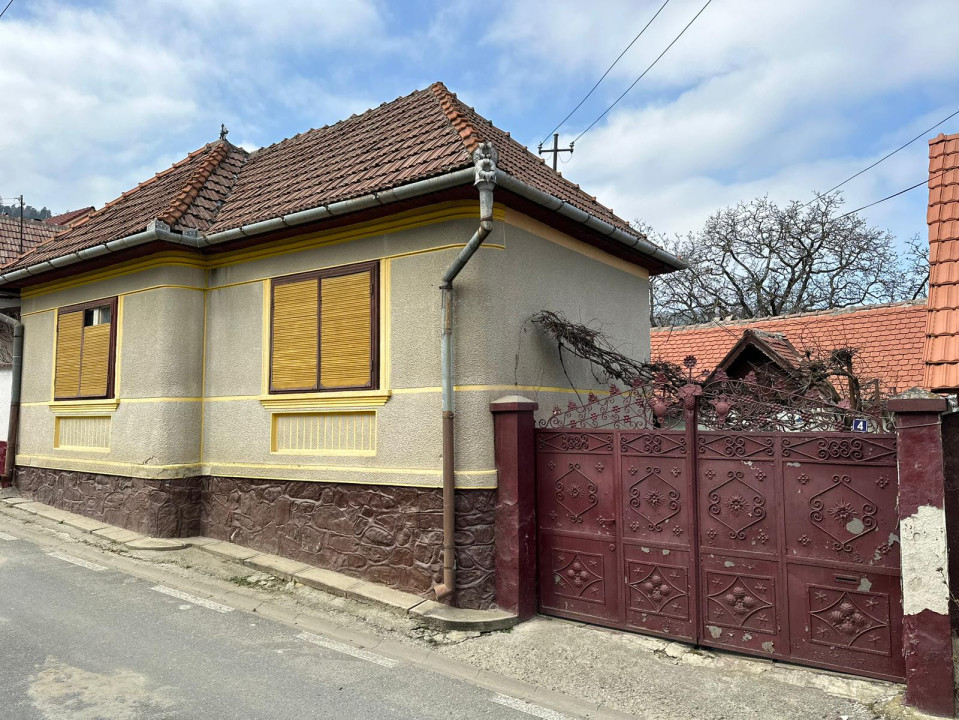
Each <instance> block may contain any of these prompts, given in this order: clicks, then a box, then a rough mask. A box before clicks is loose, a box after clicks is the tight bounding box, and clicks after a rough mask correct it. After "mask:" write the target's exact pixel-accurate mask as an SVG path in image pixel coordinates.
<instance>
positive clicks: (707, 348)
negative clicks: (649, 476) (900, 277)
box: [650, 300, 927, 392]
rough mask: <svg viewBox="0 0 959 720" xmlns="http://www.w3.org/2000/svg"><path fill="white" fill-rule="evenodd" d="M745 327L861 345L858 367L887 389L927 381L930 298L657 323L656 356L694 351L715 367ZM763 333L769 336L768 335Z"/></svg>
mask: <svg viewBox="0 0 959 720" xmlns="http://www.w3.org/2000/svg"><path fill="white" fill-rule="evenodd" d="M746 329H752V330H760V331H762V332H763V333H776V334H778V335H779V336H781V337H783V338H785V339H786V340H787V341H788V344H789V346H791V347H792V348H794V350H793V352H795V351H799V352H803V351H805V350H812V351H813V352H817V351H826V352H828V351H829V350H832V349H835V348H838V347H853V348H857V349H858V350H859V355H858V356H857V358H856V363H857V368H856V369H857V370H858V371H859V373H860V374H861V375H863V376H864V377H867V378H879V379H880V380H882V381H883V382H884V383H885V385H886V387H887V389H888V390H895V391H900V392H901V391H903V390H907V389H908V388H911V387H914V386H920V387H927V386H924V385H923V369H924V366H923V345H924V341H925V335H926V301H925V300H920V301H913V302H904V303H893V304H888V305H871V306H866V307H860V308H850V309H844V310H823V311H819V312H809V313H799V314H796V315H782V316H779V317H772V318H757V319H754V320H739V321H732V322H721V321H716V322H712V323H706V324H703V325H685V326H678V327H672V328H669V327H666V328H653V331H652V333H651V338H650V339H651V357H652V359H653V360H667V361H670V362H674V363H677V364H679V363H681V362H682V361H683V359H684V358H685V357H686V356H687V355H694V356H695V357H696V359H697V360H698V361H699V363H698V367H699V368H701V369H703V370H712V369H713V368H714V367H716V366H717V365H718V364H719V363H720V362H722V360H723V359H724V358H725V357H726V355H727V354H728V353H729V351H730V350H732V349H733V347H734V346H735V345H736V344H737V343H738V342H739V340H740V339H741V337H742V335H743V332H744V331H745V330H746ZM774 337H775V336H774ZM763 339H765V340H766V342H767V343H768V342H770V339H769V336H768V335H765V336H763ZM773 341H775V340H773ZM775 349H776V350H777V351H779V352H781V353H783V354H785V353H786V352H788V348H787V347H785V346H784V345H782V344H777V345H776V346H775ZM786 357H789V355H786Z"/></svg>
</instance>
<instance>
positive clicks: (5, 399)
mask: <svg viewBox="0 0 959 720" xmlns="http://www.w3.org/2000/svg"><path fill="white" fill-rule="evenodd" d="M61 230H66V226H65V225H58V224H55V223H51V222H49V220H47V221H41V220H27V219H25V220H24V221H23V223H22V225H21V223H20V218H19V217H11V216H10V215H0V266H3V265H7V264H9V263H11V262H13V261H14V260H15V259H16V258H17V257H18V256H20V255H22V254H23V253H24V252H28V251H30V250H32V249H33V248H35V247H36V246H37V245H39V244H40V243H42V242H45V241H47V240H49V239H50V238H52V237H53V236H54V235H56V234H57V233H58V232H60V231H61ZM10 314H13V313H10ZM12 360H13V331H12V330H11V328H10V326H9V325H6V324H4V323H0V442H2V444H3V446H4V447H6V438H7V428H8V426H9V420H10V375H11V362H12Z"/></svg>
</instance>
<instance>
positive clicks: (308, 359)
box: [270, 262, 379, 393]
mask: <svg viewBox="0 0 959 720" xmlns="http://www.w3.org/2000/svg"><path fill="white" fill-rule="evenodd" d="M378 271H379V265H378V263H376V262H372V263H363V264H360V265H351V266H348V267H341V268H334V269H330V270H320V271H317V272H311V273H304V274H302V275H292V276H290V277H285V278H277V279H275V280H274V281H273V302H272V325H271V338H270V339H271V347H270V392H272V393H284V392H311V391H319V390H372V389H376V388H377V386H378V384H379V378H378V373H377V370H378V366H379V361H378V357H377V355H378V348H377V337H378V329H377V325H378V322H377V321H378V307H377V296H378V293H377V285H378V276H379V272H378Z"/></svg>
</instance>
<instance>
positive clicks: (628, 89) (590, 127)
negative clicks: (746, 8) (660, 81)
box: [573, 0, 713, 143]
mask: <svg viewBox="0 0 959 720" xmlns="http://www.w3.org/2000/svg"><path fill="white" fill-rule="evenodd" d="M712 1H713V0H706V4H705V5H703V6H702V7H701V8H700V9H699V12H698V13H696V14H695V15H694V16H693V19H692V20H690V21H689V22H688V23H687V24H686V27H684V28H683V29H682V31H681V32H680V33H679V35H677V36H676V37H675V38H673V41H672V42H671V43H669V45H667V46H666V49H665V50H663V51H662V52H661V53H660V54H659V56H658V57H657V58H656V59H655V60H653V62H652V63H650V65H649V67H647V68H646V69H645V70H643V74H642V75H640V76H639V77H638V78H636V79H635V80H633V84H632V85H630V86H629V87H628V88H626V90H625V91H624V92H623V94H622V95H620V96H619V97H618V98H616V100H615V101H613V104H612V105H610V106H609V107H608V108H606V109H605V110H604V111H603V114H602V115H600V116H599V117H598V118H596V119H595V120H593V122H591V123H590V124H589V127H588V128H586V129H585V130H583V132H581V133H580V134H579V135H577V136H576V139H575V140H573V142H574V143H576V142H579V139H580V138H581V137H583V135H585V134H586V133H588V132H589V131H590V130H592V129H593V126H594V125H595V124H596V123H598V122H599V121H600V120H602V119H603V118H604V117H606V115H607V113H609V111H610V110H612V109H613V108H614V107H616V105H617V104H618V103H619V101H620V100H622V99H623V98H624V97H626V95H627V94H628V93H629V91H630V90H632V89H633V88H634V87H635V86H636V83H638V82H639V81H640V80H642V79H643V78H644V77H646V73H648V72H649V71H650V70H652V69H653V67H654V66H655V65H656V63H658V62H659V61H660V60H661V59H662V57H663V55H665V54H666V53H667V52H669V48H671V47H672V46H673V45H675V44H676V41H677V40H679V38H681V37H682V36H683V34H684V33H685V32H686V31H687V30H689V26H690V25H692V24H693V23H694V22H696V18H698V17H699V16H700V15H702V14H703V10H705V9H706V8H707V7H709V4H710V3H711V2H712Z"/></svg>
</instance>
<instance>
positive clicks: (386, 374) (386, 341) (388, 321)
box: [379, 258, 393, 391]
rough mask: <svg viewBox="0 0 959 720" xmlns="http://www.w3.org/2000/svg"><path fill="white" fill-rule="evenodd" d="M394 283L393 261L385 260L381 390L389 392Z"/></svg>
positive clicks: (381, 273) (383, 271)
mask: <svg viewBox="0 0 959 720" xmlns="http://www.w3.org/2000/svg"><path fill="white" fill-rule="evenodd" d="M392 282H393V260H392V258H384V259H383V260H381V261H380V318H379V320H380V342H379V346H380V347H379V350H380V358H379V360H380V388H382V389H384V390H385V391H389V389H390V387H391V379H392V378H391V377H390V375H391V372H392V366H393V364H392V357H393V354H392V347H391V338H392V320H393V311H392V308H391V307H390V297H391V296H392V292H393V289H392Z"/></svg>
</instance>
